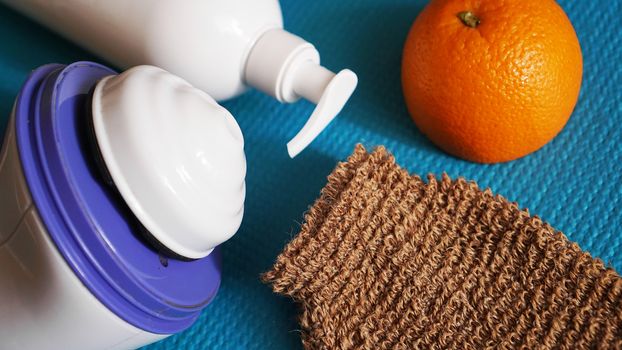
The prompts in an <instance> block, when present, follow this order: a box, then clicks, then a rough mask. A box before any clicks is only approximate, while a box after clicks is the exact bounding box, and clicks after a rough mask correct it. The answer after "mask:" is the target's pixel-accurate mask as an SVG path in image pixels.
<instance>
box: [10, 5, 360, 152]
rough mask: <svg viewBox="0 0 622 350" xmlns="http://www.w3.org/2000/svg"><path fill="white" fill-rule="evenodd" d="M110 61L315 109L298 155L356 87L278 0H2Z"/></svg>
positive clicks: (212, 91)
mask: <svg viewBox="0 0 622 350" xmlns="http://www.w3.org/2000/svg"><path fill="white" fill-rule="evenodd" d="M0 2H3V3H6V4H8V5H10V6H11V7H13V8H15V9H17V10H19V11H21V12H23V13H25V14H26V15H28V16H30V17H32V18H34V19H36V20H38V21H39V22H41V23H43V24H44V25H47V26H48V27H50V28H52V29H54V30H56V31H58V32H59V33H61V34H62V35H64V36H65V37H67V38H69V39H71V40H73V41H75V42H77V43H78V44H80V45H83V46H84V47H86V48H88V49H89V50H91V51H93V52H95V53H96V54H98V55H101V56H102V57H104V58H106V59H108V60H110V61H111V62H113V63H115V64H117V65H119V66H121V67H122V68H129V67H132V66H136V65H141V64H150V65H155V66H159V67H162V68H164V69H166V70H167V71H169V72H171V73H173V74H175V75H178V76H180V77H182V78H184V79H185V80H187V81H188V82H190V83H191V84H192V85H194V86H196V87H197V88H200V89H202V90H204V91H205V92H207V93H208V94H209V95H210V96H212V97H214V98H215V99H216V100H225V99H229V98H232V97H234V96H237V95H239V94H240V93H242V92H243V91H244V90H245V89H246V87H247V86H252V87H255V88H258V89H259V90H261V91H263V92H265V93H267V94H269V95H271V96H274V97H275V98H277V99H278V100H279V101H280V102H284V103H291V102H295V101H297V100H298V99H299V98H301V97H302V98H305V99H307V100H309V101H311V102H313V103H315V104H317V107H316V109H315V110H314V111H313V113H312V115H311V116H310V118H309V119H308V121H307V123H306V124H305V126H304V127H303V129H302V130H301V131H300V132H299V133H298V134H297V135H296V136H295V137H294V138H293V139H292V140H291V141H290V142H289V143H288V152H289V154H290V156H292V157H294V156H295V155H296V154H298V153H299V152H300V151H302V150H303V149H304V148H305V147H306V146H307V145H308V144H309V143H311V142H312V141H313V139H314V138H315V137H316V136H317V135H318V134H319V133H320V132H321V131H322V130H323V129H324V128H325V127H326V126H327V125H328V124H329V123H330V121H331V120H332V119H333V118H334V117H335V116H336V115H337V114H338V113H339V112H340V111H341V109H342V108H343V106H344V105H345V103H346V102H347V100H348V99H349V98H350V96H351V95H352V93H353V91H354V89H355V88H356V84H357V77H356V75H355V74H354V73H353V72H352V71H350V70H347V69H345V70H342V71H340V72H339V73H337V74H334V73H333V72H331V71H329V70H328V69H326V68H324V67H322V66H320V57H319V53H318V51H317V50H316V49H315V48H314V47H313V45H311V44H310V43H308V42H307V41H305V40H303V39H301V38H299V37H298V36H296V35H293V34H291V33H289V32H287V31H285V30H283V19H282V15H281V9H280V6H279V3H278V1H277V0H184V1H170V0H132V1H126V0H106V1H84V0H63V1H50V0H0Z"/></svg>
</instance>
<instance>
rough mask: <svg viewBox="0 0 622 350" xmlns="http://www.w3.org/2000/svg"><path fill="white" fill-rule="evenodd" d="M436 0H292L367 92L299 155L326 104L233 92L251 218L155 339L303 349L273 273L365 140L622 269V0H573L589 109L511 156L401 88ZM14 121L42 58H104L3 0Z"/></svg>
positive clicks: (297, 15)
mask: <svg viewBox="0 0 622 350" xmlns="http://www.w3.org/2000/svg"><path fill="white" fill-rule="evenodd" d="M425 3H426V1H423V0H407V1H406V0H405V1H371V0H369V1H368V0H348V1H331V0H316V1H295V0H285V1H282V2H281V5H282V7H283V11H284V14H285V25H286V28H288V29H289V30H291V31H293V32H295V33H298V34H299V35H301V36H303V37H305V38H306V39H308V40H309V41H311V42H313V43H315V44H316V46H317V47H318V49H319V50H320V52H321V53H322V56H323V62H324V63H325V64H326V65H327V66H328V67H331V68H335V69H337V68H342V67H349V68H351V69H353V70H354V71H356V72H357V73H358V75H359V78H360V85H359V88H358V90H357V92H356V93H355V95H354V97H353V100H352V101H351V103H350V104H349V105H348V106H347V107H346V109H345V110H344V111H343V113H342V114H341V116H340V117H339V118H338V119H337V120H335V122H334V123H333V124H332V125H331V126H330V127H329V128H328V130H327V131H326V132H325V133H323V134H322V136H321V137H320V138H319V139H318V140H317V141H316V142H315V143H314V144H313V145H312V146H311V147H310V149H308V150H307V151H305V152H304V153H302V154H301V155H300V156H299V157H298V158H296V159H295V160H290V159H289V158H288V157H287V154H286V151H285V146H284V145H285V143H286V142H287V141H288V140H289V138H291V137H292V136H293V135H294V134H295V132H296V130H298V128H299V127H300V126H301V125H302V123H303V119H304V117H306V116H307V115H308V114H309V113H310V112H311V110H312V106H311V105H310V104H308V103H305V102H301V103H298V104H295V105H287V106H284V105H279V104H278V103H277V102H275V101H273V100H272V99H270V98H268V97H267V96H264V95H262V94H260V93H258V92H249V93H247V94H246V95H244V96H242V97H240V98H238V99H236V100H233V101H229V102H227V103H225V106H226V107H227V108H229V109H230V110H231V112H232V113H233V114H234V115H235V116H236V117H237V119H238V121H239V123H240V125H241V127H242V130H243V131H244V134H245V138H246V151H247V157H248V166H249V168H248V200H247V211H246V217H245V219H244V222H243V224H242V228H241V230H240V231H239V232H238V234H237V235H236V236H235V238H233V239H232V240H231V241H229V242H227V243H226V244H225V245H224V246H223V255H224V257H223V259H224V279H223V284H222V288H221V290H220V293H219V295H218V296H217V297H216V299H215V300H214V302H213V303H212V304H211V305H210V306H209V307H208V308H207V309H206V310H205V312H204V313H203V315H202V317H201V318H200V320H199V322H197V324H195V325H194V326H193V327H192V328H191V329H189V330H187V331H186V332H184V333H182V334H179V335H176V336H174V337H171V338H169V339H167V340H165V341H162V342H160V343H157V344H154V345H152V346H150V347H147V349H238V348H239V349H297V348H300V339H299V334H298V331H297V324H296V314H297V312H296V307H295V306H294V305H293V304H291V303H290V302H289V301H288V300H286V299H284V298H280V297H277V296H275V295H274V294H272V293H271V291H270V289H269V288H268V287H267V286H265V285H262V284H261V283H260V281H259V274H260V273H261V272H262V271H265V270H267V269H268V268H269V267H270V265H271V264H272V262H273V260H274V258H275V257H276V256H277V254H278V253H279V252H280V250H281V249H282V247H283V245H284V244H285V243H286V242H287V241H288V240H289V239H290V238H291V237H292V236H293V234H295V233H296V232H297V230H298V227H299V221H300V220H301V219H302V213H303V212H304V210H305V209H306V208H307V207H308V206H309V205H310V204H311V203H312V202H313V200H314V199H315V198H316V197H317V195H318V193H319V190H320V189H321V188H322V186H323V185H324V184H325V177H326V176H327V175H328V174H329V173H330V171H331V170H332V168H333V167H334V165H335V163H336V162H337V161H338V160H341V159H343V158H345V157H346V156H347V155H348V154H349V153H350V152H351V151H352V149H353V147H354V145H355V144H356V143H357V142H363V143H364V144H365V145H367V146H373V145H377V144H384V145H386V146H387V147H388V148H389V149H390V150H391V151H392V152H393V153H394V154H395V155H396V157H397V159H398V161H399V162H400V163H401V164H402V165H404V166H405V167H406V168H408V169H409V170H411V171H413V172H415V173H418V174H427V173H429V172H432V173H436V174H439V173H441V172H443V171H445V172H447V173H449V174H450V175H451V176H464V177H466V178H468V179H474V180H476V181H477V182H478V183H479V184H480V185H481V186H483V187H486V186H488V187H491V188H492V189H493V191H494V192H496V193H500V194H503V195H504V196H506V197H507V198H509V199H511V200H515V201H517V202H519V204H520V205H521V206H523V207H527V208H529V209H530V211H531V212H532V213H533V214H537V215H539V216H541V217H542V218H544V219H545V220H546V221H548V222H550V223H551V224H552V225H553V226H554V227H556V228H558V229H559V230H562V231H564V232H565V233H566V235H567V236H568V237H569V238H570V239H571V240H574V241H576V242H578V243H579V244H580V245H581V246H582V247H583V248H584V249H586V250H588V251H590V252H591V253H592V254H593V255H595V256H597V257H600V258H602V259H603V260H604V261H605V262H607V263H609V264H611V265H612V266H613V267H615V268H616V269H617V270H618V271H622V254H620V253H619V251H620V248H621V247H622V236H621V234H622V209H620V207H621V206H622V146H621V145H620V144H621V142H622V128H621V127H620V124H621V123H622V71H621V70H622V68H621V66H620V64H621V63H622V26H621V22H620V19H619V14H620V13H622V1H619V0H615V1H614V0H610V1H589V0H582V1H573V0H563V1H560V4H561V5H562V7H563V8H564V9H565V10H566V12H567V13H568V15H569V17H570V19H571V21H572V23H573V24H574V26H575V28H576V30H577V34H578V36H579V40H580V42H581V46H582V49H583V55H584V81H583V86H582V91H581V96H580V99H579V103H578V105H577V107H576V110H575V112H574V114H573V115H572V117H571V118H570V121H569V122H568V124H567V126H566V128H565V129H564V130H563V131H562V133H561V134H560V135H559V136H558V137H557V138H556V139H555V140H553V141H552V142H551V143H549V144H548V145H547V146H545V147H544V148H543V149H541V150H540V151H538V152H536V153H535V154H533V155H530V156H528V157H526V158H523V159H520V160H518V161H514V162H511V163H507V164H498V165H478V164H473V163H468V162H465V161H462V160H458V159H456V158H453V157H451V156H448V155H446V154H444V153H442V152H441V151H440V150H438V149H437V148H435V147H434V146H433V145H432V144H431V143H430V142H429V141H427V140H426V139H425V137H424V136H423V135H422V134H421V133H420V132H419V131H417V129H416V127H415V126H414V124H413V123H412V122H411V121H410V119H409V117H408V114H407V112H406V108H405V106H404V102H403V99H402V95H401V89H400V80H399V72H400V59H401V48H402V44H403V41H404V38H405V36H406V34H407V31H408V29H409V27H410V24H411V23H412V21H413V20H414V19H415V17H416V16H417V14H418V13H419V12H420V11H421V9H422V7H423V6H424V5H425ZM0 32H1V33H3V34H2V36H0V115H1V118H2V119H1V121H2V123H0V125H1V127H2V129H3V128H4V127H5V124H6V119H7V118H6V117H7V116H8V114H9V111H10V109H11V105H12V103H13V98H14V97H15V95H16V94H17V91H18V89H19V87H20V85H21V84H22V82H23V81H24V79H25V78H26V76H27V74H28V72H29V71H30V70H31V69H32V68H34V67H36V66H38V65H41V64H43V63H48V62H60V63H68V62H71V61H75V60H81V59H96V58H94V57H93V56H92V55H90V54H87V53H85V52H84V51H82V50H80V49H79V48H77V47H75V46H74V45H72V44H70V43H68V42H66V41H64V40H62V39H60V38H58V37H57V36H55V35H54V34H52V33H50V32H48V31H47V30H45V29H43V28H41V27H39V26H37V25H35V24H33V23H32V22H30V21H28V20H26V19H24V18H22V17H21V16H19V15H17V14H16V13H14V12H12V11H10V10H8V9H5V8H3V7H0Z"/></svg>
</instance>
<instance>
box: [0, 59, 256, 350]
mask: <svg viewBox="0 0 622 350" xmlns="http://www.w3.org/2000/svg"><path fill="white" fill-rule="evenodd" d="M10 120H11V121H10V124H9V125H8V127H7V133H6V135H5V137H4V143H3V147H2V150H1V152H0V193H1V194H2V195H1V196H0V281H2V282H1V283H0V349H2V350H18V349H19V350H24V349H46V350H57V349H58V350H72V349H75V350H85V349H92V350H109V349H117V350H123V349H133V348H137V347H140V346H143V345H146V344H149V343H152V342H154V341H157V340H159V339H162V338H164V337H167V336H168V335H171V334H174V333H177V332H180V331H182V330H184V329H186V328H188V327H189V326H190V325H192V323H193V322H194V321H195V320H196V318H197V317H198V316H199V314H200V313H201V311H202V310H203V308H205V306H206V305H208V304H209V303H210V302H211V300H212V299H213V298H214V296H215V294H216V292H217V290H218V287H219V284H220V271H221V269H220V254H219V251H218V247H217V246H218V245H219V244H220V243H222V242H224V241H225V240H227V239H228V238H229V237H231V235H233V234H234V233H235V231H236V230H237V229H238V227H239V225H240V222H241V220H242V213H243V210H242V209H243V203H244V193H245V187H244V177H245V173H246V162H245V158H244V151H243V146H244V145H243V139H242V135H241V133H240V130H239V128H238V126H237V124H236V123H235V120H233V117H232V116H231V115H230V114H229V113H228V112H227V111H226V110H225V109H224V108H222V107H221V106H219V105H218V104H217V103H216V102H215V101H214V100H213V99H212V98H211V97H209V96H208V95H206V94H205V93H204V92H202V91H201V90H198V89H195V88H193V87H192V86H191V85H190V84H188V83H187V82H185V81H184V80H182V79H181V78H178V77H176V76H173V75H171V74H170V73H167V72H165V71H163V70H161V69H159V68H156V67H151V66H141V67H136V68H133V69H131V70H128V71H126V72H124V73H122V74H120V75H117V74H116V73H115V72H114V71H112V70H110V69H109V68H107V67H104V66H101V65H98V64H95V63H90V62H77V63H74V64H71V65H68V66H64V65H46V66H42V67H40V68H38V69H36V70H34V71H33V73H32V75H31V76H30V77H29V78H28V80H27V81H26V83H25V84H24V87H23V88H22V90H21V92H20V94H19V96H18V98H17V100H16V103H15V108H14V111H13V113H12V115H11V119H10ZM89 120H92V123H90V122H89Z"/></svg>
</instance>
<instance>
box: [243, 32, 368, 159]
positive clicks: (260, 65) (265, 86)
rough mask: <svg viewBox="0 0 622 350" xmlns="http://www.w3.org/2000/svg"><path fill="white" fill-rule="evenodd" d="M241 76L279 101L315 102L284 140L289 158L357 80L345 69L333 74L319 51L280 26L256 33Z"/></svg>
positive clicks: (313, 135)
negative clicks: (296, 129)
mask: <svg viewBox="0 0 622 350" xmlns="http://www.w3.org/2000/svg"><path fill="white" fill-rule="evenodd" d="M245 79H246V83H247V84H249V85H251V86H253V87H255V88H257V89H259V90H261V91H263V92H265V93H267V94H269V95H271V96H274V97H275V98H276V99H278V100H279V101H280V102H288V103H291V102H295V101H297V100H298V99H300V98H301V97H303V98H305V99H307V100H309V101H310V102H313V103H315V104H316V105H317V106H316V107H315V110H314V111H313V113H312V114H311V116H310V117H309V119H308V120H307V122H306V123H305V125H304V127H303V128H302V129H301V130H300V131H299V132H298V134H297V135H296V136H295V137H294V138H293V139H292V140H290V141H289V142H288V144H287V150H288V153H289V155H290V157H292V158H293V157H295V156H296V155H297V154H298V153H300V152H301V151H302V150H303V149H305V148H306V147H307V146H308V145H309V144H310V143H311V142H312V141H313V140H314V139H315V138H316V137H317V136H318V135H319V134H320V132H322V130H324V128H326V126H328V124H329V123H330V122H331V121H332V120H333V119H334V118H335V117H336V116H337V114H338V113H339V112H340V111H341V109H343V106H344V105H345V104H346V102H347V101H348V99H349V98H350V96H352V93H353V92H354V89H355V88H356V84H357V82H358V79H357V77H356V74H354V72H352V71H351V70H349V69H344V70H342V71H340V72H339V73H337V74H335V73H333V72H331V71H329V70H328V69H326V68H324V67H323V66H321V65H320V54H319V53H318V51H317V50H316V49H315V47H314V46H313V45H312V44H310V43H309V42H307V41H305V40H304V39H302V38H300V37H298V36H296V35H294V34H291V33H289V32H287V31H285V30H282V29H271V30H268V31H266V32H265V33H264V34H263V35H262V36H261V37H259V39H258V40H257V42H256V43H255V45H254V46H253V48H252V50H251V52H250V54H249V57H248V60H247V62H246V72H245Z"/></svg>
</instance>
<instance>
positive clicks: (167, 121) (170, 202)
mask: <svg viewBox="0 0 622 350" xmlns="http://www.w3.org/2000/svg"><path fill="white" fill-rule="evenodd" d="M93 125H94V129H95V135H96V138H97V143H98V145H99V148H100V150H101V153H102V156H103V159H104V162H105V163H106V166H107V168H108V171H109V173H110V175H111V177H112V180H113V181H114V183H115V185H116V187H117V188H118V190H119V192H120V193H121V196H122V197H123V199H124V200H125V201H126V203H127V204H128V206H129V207H130V209H131V210H132V212H133V213H134V215H135V216H136V217H137V218H138V220H140V222H141V223H142V224H143V226H145V228H146V229H147V230H148V231H149V232H150V233H151V234H152V235H153V237H154V238H155V239H157V240H158V241H159V242H160V243H161V244H163V245H164V246H166V247H167V248H168V249H170V250H172V251H173V252H175V253H177V254H179V255H181V256H184V257H187V258H191V259H197V258H201V257H204V256H206V255H208V254H209V253H210V252H211V251H212V250H213V249H214V247H216V246H217V245H219V244H221V243H223V242H224V241H226V240H227V239H229V238H230V237H231V236H233V234H235V232H236V231H237V229H238V228H239V226H240V223H241V221H242V215H243V208H244V197H245V182H244V178H245V176H246V159H245V157H244V140H243V137H242V132H241V131H240V128H239V127H238V124H237V123H236V121H235V120H234V119H233V117H232V116H231V114H230V113H229V112H228V111H227V110H226V109H224V108H223V107H222V106H220V105H218V104H217V103H216V102H215V101H214V99H212V98H211V97H210V96H208V95H207V94H206V93H204V92H202V91H201V90H198V89H196V88H194V87H192V86H191V85H190V84H189V83H187V82H186V81H185V80H183V79H181V78H179V77H177V76H174V75H172V74H170V73H168V72H166V71H164V70H162V69H160V68H156V67H153V66H139V67H135V68H132V69H130V70H128V71H126V72H124V73H122V74H120V75H117V76H110V77H107V78H104V79H103V80H102V81H100V82H99V83H98V85H97V86H96V88H95V91H94V94H93Z"/></svg>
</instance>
